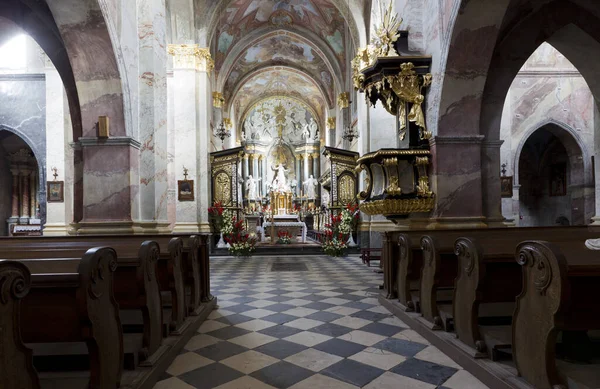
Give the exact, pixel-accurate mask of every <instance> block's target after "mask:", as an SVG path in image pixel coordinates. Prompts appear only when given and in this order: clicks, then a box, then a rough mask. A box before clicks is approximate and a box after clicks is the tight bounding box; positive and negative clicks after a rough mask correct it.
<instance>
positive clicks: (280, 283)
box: [155, 256, 486, 389]
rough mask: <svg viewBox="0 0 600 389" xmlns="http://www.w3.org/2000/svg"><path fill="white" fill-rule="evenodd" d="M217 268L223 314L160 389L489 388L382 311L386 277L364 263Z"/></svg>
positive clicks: (217, 261)
mask: <svg viewBox="0 0 600 389" xmlns="http://www.w3.org/2000/svg"><path fill="white" fill-rule="evenodd" d="M211 261H212V262H211V282H212V292H213V294H215V295H216V296H218V299H219V300H218V309H216V310H214V311H213V312H212V313H211V314H210V316H209V317H208V319H207V320H206V321H205V322H204V323H203V324H202V326H201V327H200V328H199V330H198V334H197V335H195V336H194V337H193V338H192V339H191V340H190V341H189V343H188V344H187V345H186V346H185V348H184V350H183V351H182V352H181V354H180V355H179V356H178V357H177V358H176V359H175V361H174V362H173V363H172V365H171V366H170V367H169V368H168V369H167V371H166V373H165V374H164V376H163V377H161V380H160V381H159V382H158V383H157V384H156V386H155V389H192V388H198V389H212V388H218V389H273V388H281V389H283V388H293V389H319V388H327V389H352V388H369V389H387V388H390V389H391V388H405V389H412V388H415V389H429V388H440V389H444V388H445V389H480V388H486V386H484V385H483V384H482V383H481V382H479V381H478V380H477V379H476V378H474V377H473V376H472V375H471V374H469V373H468V372H466V371H465V370H463V369H462V368H461V367H460V366H458V365H457V364H456V363H454V362H453V361H452V360H451V359H450V358H448V357H447V356H446V355H444V354H443V353H442V352H440V351H439V350H438V349H437V348H435V347H433V346H431V345H430V344H429V343H428V342H427V341H426V340H425V339H423V338H422V337H420V336H419V335H418V334H417V333H416V332H414V331H412V330H410V329H408V328H407V327H408V326H407V325H406V324H405V323H403V322H402V321H400V320H399V319H397V318H396V317H394V316H393V315H391V314H390V313H389V312H388V311H387V310H386V309H385V308H383V307H382V306H380V305H379V303H378V301H377V294H378V293H379V290H378V285H379V284H381V282H382V275H381V274H376V273H374V272H373V271H372V268H367V267H366V266H365V265H363V264H362V263H361V261H360V259H359V258H339V259H332V258H329V257H323V256H312V257H288V258H278V257H253V258H251V259H236V258H212V259H211ZM273 261H277V262H294V261H302V262H305V263H307V264H308V265H309V266H308V268H309V269H310V271H303V272H293V271H283V272H269V271H268V266H269V264H270V263H272V262H273Z"/></svg>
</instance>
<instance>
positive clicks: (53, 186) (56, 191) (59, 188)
mask: <svg viewBox="0 0 600 389" xmlns="http://www.w3.org/2000/svg"><path fill="white" fill-rule="evenodd" d="M64 189H65V183H64V181H48V185H47V193H48V202H49V203H63V202H64V201H65V195H64Z"/></svg>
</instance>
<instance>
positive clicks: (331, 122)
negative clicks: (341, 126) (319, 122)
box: [327, 116, 336, 130]
mask: <svg viewBox="0 0 600 389" xmlns="http://www.w3.org/2000/svg"><path fill="white" fill-rule="evenodd" d="M335 121H336V117H335V116H330V117H328V118H327V129H328V130H333V129H334V128H335Z"/></svg>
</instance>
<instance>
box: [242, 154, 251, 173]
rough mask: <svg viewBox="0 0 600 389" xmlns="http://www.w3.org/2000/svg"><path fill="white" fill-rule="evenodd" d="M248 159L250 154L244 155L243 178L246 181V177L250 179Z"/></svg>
mask: <svg viewBox="0 0 600 389" xmlns="http://www.w3.org/2000/svg"><path fill="white" fill-rule="evenodd" d="M248 158H249V155H248V154H244V164H243V165H242V177H244V179H246V177H248V172H249V170H248Z"/></svg>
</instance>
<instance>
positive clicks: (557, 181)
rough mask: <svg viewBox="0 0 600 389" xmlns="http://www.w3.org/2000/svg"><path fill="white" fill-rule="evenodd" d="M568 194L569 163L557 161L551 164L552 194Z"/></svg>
mask: <svg viewBox="0 0 600 389" xmlns="http://www.w3.org/2000/svg"><path fill="white" fill-rule="evenodd" d="M566 195H567V164H566V163H557V164H554V165H552V166H550V196H566Z"/></svg>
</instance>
